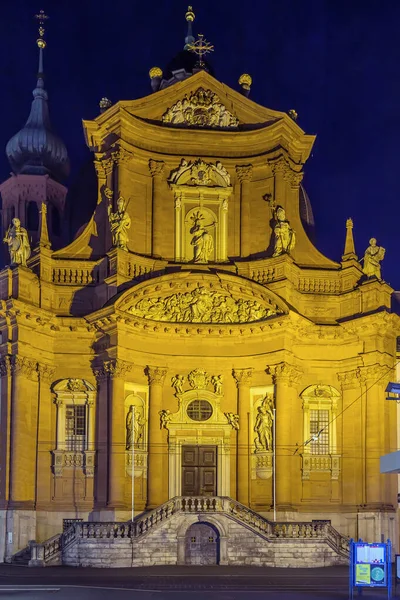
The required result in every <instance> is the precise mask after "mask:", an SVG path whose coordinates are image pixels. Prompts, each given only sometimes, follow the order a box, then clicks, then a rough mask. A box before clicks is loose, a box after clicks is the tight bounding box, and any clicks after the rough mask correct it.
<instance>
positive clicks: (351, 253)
mask: <svg viewBox="0 0 400 600" xmlns="http://www.w3.org/2000/svg"><path fill="white" fill-rule="evenodd" d="M346 260H358V256H357V254H356V249H355V246H354V238H353V219H347V221H346V242H345V244H344V254H343V256H342V262H345V261H346Z"/></svg>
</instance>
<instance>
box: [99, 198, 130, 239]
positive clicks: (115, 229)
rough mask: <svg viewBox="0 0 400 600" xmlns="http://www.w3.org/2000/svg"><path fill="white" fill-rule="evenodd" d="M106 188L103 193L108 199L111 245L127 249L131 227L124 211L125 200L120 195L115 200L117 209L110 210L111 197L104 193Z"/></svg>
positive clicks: (128, 217)
mask: <svg viewBox="0 0 400 600" xmlns="http://www.w3.org/2000/svg"><path fill="white" fill-rule="evenodd" d="M107 190H108V188H107V189H106V190H105V195H106V197H107V198H108V200H109V203H108V207H107V212H108V220H109V222H110V229H111V235H112V243H113V246H115V247H116V248H122V250H128V239H129V236H128V230H129V229H130V227H131V218H130V216H129V215H128V213H127V212H126V207H125V200H124V199H123V197H122V196H120V197H119V198H118V200H117V210H116V212H112V204H111V198H110V194H109V193H108V194H107V193H106V191H107ZM110 191H111V190H109V192H110Z"/></svg>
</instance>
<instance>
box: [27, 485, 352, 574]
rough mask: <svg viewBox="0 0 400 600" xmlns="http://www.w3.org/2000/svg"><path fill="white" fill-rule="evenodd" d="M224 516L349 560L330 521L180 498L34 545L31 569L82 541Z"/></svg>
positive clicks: (76, 526) (216, 499)
mask: <svg viewBox="0 0 400 600" xmlns="http://www.w3.org/2000/svg"><path fill="white" fill-rule="evenodd" d="M216 512H218V513H224V514H225V515H227V516H229V517H231V518H233V519H235V520H236V521H238V522H240V523H242V524H243V525H245V526H247V527H250V528H251V529H253V530H254V531H255V532H258V533H259V534H261V535H262V536H263V537H265V538H270V539H271V540H272V539H280V538H290V539H293V540H296V539H297V540H305V539H309V540H312V539H320V540H321V539H325V540H326V541H327V542H328V544H329V545H330V546H331V547H332V548H333V549H334V550H335V551H336V552H338V553H339V554H341V555H346V556H348V553H349V540H348V538H347V537H345V536H342V535H341V534H340V533H339V532H338V531H336V529H334V528H333V527H332V526H331V525H330V522H329V521H311V522H310V521H304V522H283V521H282V522H273V521H269V520H268V519H266V518H264V517H262V516H261V515H259V514H258V513H256V512H254V511H253V510H251V509H250V508H248V507H247V506H244V505H243V504H240V502H237V501H236V500H232V498H228V497H220V496H199V497H197V496H193V497H184V496H180V497H176V498H172V499H171V500H168V501H167V502H165V503H164V504H162V505H161V506H159V507H157V508H155V509H154V510H152V511H150V512H148V513H145V514H143V515H139V516H137V517H136V518H135V519H134V521H128V522H123V523H121V522H104V523H96V522H90V521H87V522H75V523H73V524H72V525H71V526H70V527H69V528H68V529H67V530H66V531H65V532H64V533H62V534H58V535H55V536H53V537H52V538H50V539H49V540H47V541H45V542H43V543H42V544H38V543H36V542H30V548H31V560H30V562H29V564H30V565H32V566H36V565H43V566H44V565H45V564H46V563H50V562H52V561H54V560H55V559H56V558H57V556H59V557H61V555H62V553H63V551H65V550H66V549H67V548H68V547H69V546H71V545H72V544H73V543H76V542H78V541H79V539H116V538H118V539H124V538H126V539H130V538H139V537H141V536H143V535H145V534H146V533H148V532H149V531H150V530H152V529H153V528H155V527H157V525H158V524H159V523H162V522H164V521H166V520H167V519H170V518H171V516H172V515H174V514H176V513H216Z"/></svg>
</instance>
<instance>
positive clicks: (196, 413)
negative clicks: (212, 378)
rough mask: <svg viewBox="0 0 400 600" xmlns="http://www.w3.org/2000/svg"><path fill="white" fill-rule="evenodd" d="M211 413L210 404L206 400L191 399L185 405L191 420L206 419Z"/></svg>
mask: <svg viewBox="0 0 400 600" xmlns="http://www.w3.org/2000/svg"><path fill="white" fill-rule="evenodd" d="M212 413H213V409H212V406H211V404H210V403H209V402H207V400H193V402H191V403H190V404H189V406H188V407H187V414H188V416H189V417H190V418H191V419H193V421H207V420H208V419H209V418H210V417H211V415H212Z"/></svg>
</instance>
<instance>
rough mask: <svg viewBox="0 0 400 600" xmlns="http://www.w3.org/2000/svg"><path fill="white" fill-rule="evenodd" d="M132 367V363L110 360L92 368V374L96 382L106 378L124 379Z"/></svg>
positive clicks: (118, 359)
mask: <svg viewBox="0 0 400 600" xmlns="http://www.w3.org/2000/svg"><path fill="white" fill-rule="evenodd" d="M132 367H133V364H132V363H128V362H126V361H125V360H121V359H120V358H111V359H109V360H105V361H103V363H102V364H99V365H96V366H94V367H93V368H92V370H93V373H94V375H95V377H96V379H97V380H102V379H105V378H106V377H107V376H109V377H110V378H113V379H114V378H117V377H124V375H126V374H127V373H128V372H129V371H130V370H131V369H132Z"/></svg>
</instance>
